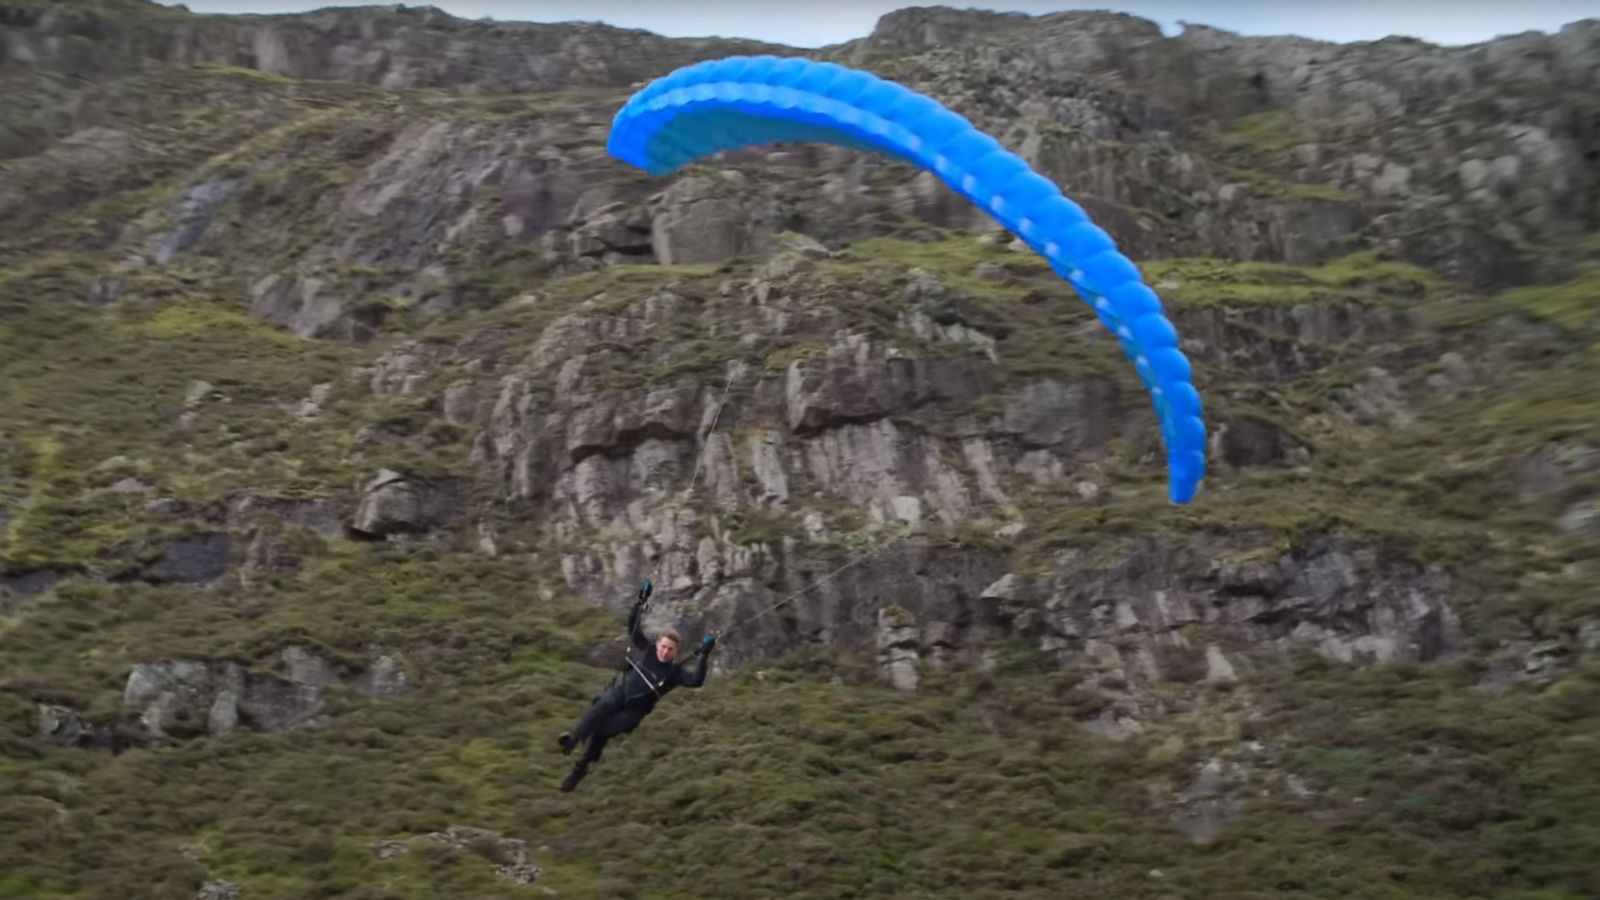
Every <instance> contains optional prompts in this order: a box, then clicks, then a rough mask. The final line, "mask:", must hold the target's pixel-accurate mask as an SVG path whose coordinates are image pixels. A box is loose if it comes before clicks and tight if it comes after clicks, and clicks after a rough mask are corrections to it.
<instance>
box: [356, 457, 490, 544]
mask: <svg viewBox="0 0 1600 900" xmlns="http://www.w3.org/2000/svg"><path fill="white" fill-rule="evenodd" d="M464 503H465V496H464V493H463V488H462V486H461V485H460V484H457V483H454V482H449V481H445V482H436V481H428V480H424V479H415V478H408V477H407V476H405V475H402V474H400V473H399V472H394V471H389V470H385V471H383V472H379V473H378V474H377V476H375V477H374V478H373V479H372V481H370V482H368V483H367V486H366V490H365V493H364V494H363V496H362V498H361V506H360V508H359V509H357V510H356V517H355V522H354V523H353V524H352V525H351V528H352V529H354V530H355V531H357V532H359V533H361V534H363V535H368V536H371V537H375V538H387V539H396V538H402V537H406V536H412V535H419V534H424V533H426V532H428V531H431V530H433V529H435V528H440V527H443V526H446V525H450V524H453V523H455V522H456V521H458V520H459V519H460V518H461V516H462V513H463V509H464Z"/></svg>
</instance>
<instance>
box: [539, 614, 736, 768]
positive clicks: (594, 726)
mask: <svg viewBox="0 0 1600 900" xmlns="http://www.w3.org/2000/svg"><path fill="white" fill-rule="evenodd" d="M642 617H643V616H642V609H641V607H640V606H635V607H634V608H633V612H632V614H631V615H629V616H628V636H629V637H630V638H632V639H633V645H634V646H635V647H637V648H639V650H640V651H642V652H641V653H640V654H639V655H638V656H639V658H632V657H630V660H629V663H628V665H627V667H626V668H625V669H623V671H622V674H621V677H620V678H618V679H616V680H614V681H613V682H612V683H611V684H610V685H608V686H607V687H606V689H605V690H604V691H601V692H600V694H599V695H598V696H596V697H595V698H594V703H593V704H591V705H590V706H589V709H588V711H587V712H585V713H584V714H583V717H582V718H581V719H579V720H578V724H577V725H574V726H573V728H572V732H571V734H572V744H573V746H577V745H578V744H580V743H582V742H583V741H584V740H585V739H588V741H589V746H588V748H587V749H586V750H585V751H584V754H583V756H582V757H580V758H579V759H578V763H577V765H576V766H575V767H574V771H575V772H581V771H582V770H586V769H587V768H588V767H589V764H590V763H592V762H597V761H599V759H600V754H601V753H603V752H604V751H605V748H606V742H607V741H609V740H611V739H612V738H614V737H616V736H617V735H619V734H627V733H628V732H631V731H633V729H635V728H637V727H638V726H639V723H640V722H641V721H643V720H644V717H645V716H647V715H649V714H650V711H651V710H653V709H655V707H656V703H657V701H659V700H660V699H661V698H662V697H664V696H666V695H667V693H668V692H669V691H671V690H672V689H673V688H675V687H678V686H680V685H681V686H683V687H687V688H697V687H700V686H701V685H703V684H705V683H706V666H707V665H708V664H709V662H710V654H705V653H700V654H696V655H697V656H698V657H699V664H698V665H696V666H695V667H694V668H693V669H691V668H689V666H687V665H683V664H680V663H677V662H662V661H661V660H660V659H658V658H656V648H655V645H654V644H652V643H650V641H649V640H647V639H646V638H645V636H644V630H643V628H642V626H641V622H640V619H641V618H642Z"/></svg>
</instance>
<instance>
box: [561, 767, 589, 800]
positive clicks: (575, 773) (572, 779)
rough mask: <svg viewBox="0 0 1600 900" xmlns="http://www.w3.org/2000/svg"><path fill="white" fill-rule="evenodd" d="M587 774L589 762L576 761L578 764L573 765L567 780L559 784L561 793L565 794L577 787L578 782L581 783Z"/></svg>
mask: <svg viewBox="0 0 1600 900" xmlns="http://www.w3.org/2000/svg"><path fill="white" fill-rule="evenodd" d="M587 774H589V761H588V760H586V759H580V760H578V762H577V763H576V764H575V765H573V767H572V771H571V772H568V773H567V780H566V781H563V782H561V790H562V792H563V793H565V792H568V791H571V790H572V789H573V788H575V787H577V786H578V782H580V781H582V780H583V776H585V775H587Z"/></svg>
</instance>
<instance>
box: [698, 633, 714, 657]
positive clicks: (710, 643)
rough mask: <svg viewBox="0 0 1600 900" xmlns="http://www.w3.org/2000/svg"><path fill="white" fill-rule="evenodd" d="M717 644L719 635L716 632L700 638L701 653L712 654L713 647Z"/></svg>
mask: <svg viewBox="0 0 1600 900" xmlns="http://www.w3.org/2000/svg"><path fill="white" fill-rule="evenodd" d="M716 646H717V636H716V635H714V634H707V635H706V636H705V637H703V638H701V639H700V655H701V656H710V655H711V650H712V648H714V647H716Z"/></svg>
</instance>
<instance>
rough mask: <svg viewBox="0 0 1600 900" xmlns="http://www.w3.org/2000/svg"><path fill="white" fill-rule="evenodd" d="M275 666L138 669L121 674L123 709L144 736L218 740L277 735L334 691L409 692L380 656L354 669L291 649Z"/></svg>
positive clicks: (215, 663)
mask: <svg viewBox="0 0 1600 900" xmlns="http://www.w3.org/2000/svg"><path fill="white" fill-rule="evenodd" d="M278 663H279V665H281V666H282V668H283V670H284V674H283V675H282V676H279V675H275V674H271V673H268V672H261V671H256V670H253V669H250V668H247V667H245V666H243V665H241V664H239V663H237V662H233V661H231V660H209V659H180V660H170V661H166V662H153V663H140V664H139V665H136V666H134V667H133V670H132V671H131V672H129V673H128V681H127V685H126V687H125V688H124V689H123V705H124V706H125V707H126V708H127V709H128V710H129V711H130V712H132V713H135V714H137V716H138V719H139V722H140V724H141V725H142V726H143V728H144V730H145V733H146V734H148V735H149V736H150V737H156V738H161V737H190V736H195V735H199V734H211V735H217V736H221V735H226V734H228V733H230V732H232V731H233V730H234V729H235V728H238V727H245V728H250V729H253V730H257V731H284V730H287V729H290V728H295V727H297V726H301V725H307V724H314V723H315V722H316V720H317V717H318V715H319V714H320V713H321V711H322V708H323V702H324V694H325V692H326V691H327V690H328V689H329V688H330V687H333V686H336V685H347V686H349V687H350V688H352V689H354V690H357V691H359V692H361V693H364V694H368V695H372V696H390V695H397V694H403V693H405V692H407V691H408V690H410V689H411V688H410V684H409V682H408V681H407V679H406V676H405V673H404V671H403V669H402V668H401V667H400V666H399V663H398V661H397V660H395V659H393V658H391V657H387V656H385V657H380V658H379V659H378V660H377V661H375V662H374V663H373V664H372V665H370V666H367V667H363V668H358V669H357V668H352V667H350V666H348V665H344V664H340V663H337V662H335V661H333V660H331V659H329V658H328V657H326V656H324V655H322V654H320V653H318V652H316V651H315V650H312V649H310V648H306V647H298V646H292V647H287V648H285V649H284V650H283V651H281V652H280V653H279V654H278Z"/></svg>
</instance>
